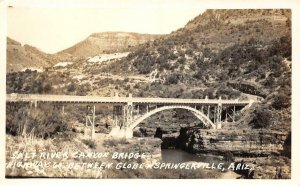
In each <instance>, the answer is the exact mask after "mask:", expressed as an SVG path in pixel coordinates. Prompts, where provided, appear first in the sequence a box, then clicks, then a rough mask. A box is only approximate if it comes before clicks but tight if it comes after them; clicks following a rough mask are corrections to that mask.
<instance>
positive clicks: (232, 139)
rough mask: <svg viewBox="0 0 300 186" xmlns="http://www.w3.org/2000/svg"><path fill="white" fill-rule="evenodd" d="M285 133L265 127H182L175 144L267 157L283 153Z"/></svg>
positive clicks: (190, 150) (191, 147)
mask: <svg viewBox="0 0 300 186" xmlns="http://www.w3.org/2000/svg"><path fill="white" fill-rule="evenodd" d="M287 137H288V132H286V133H283V132H276V131H267V130H254V129H249V130H241V131H240V130H239V131H236V130H207V129H196V128H183V129H181V131H180V135H179V136H178V138H177V141H178V145H179V146H178V147H179V148H182V149H184V150H187V151H189V152H193V153H198V152H212V153H217V154H223V153H225V152H231V153H233V154H235V155H240V156H267V155H271V154H274V155H280V154H282V153H283V151H284V149H285V147H284V144H285V142H286V139H287Z"/></svg>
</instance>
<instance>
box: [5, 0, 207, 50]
mask: <svg viewBox="0 0 300 186" xmlns="http://www.w3.org/2000/svg"><path fill="white" fill-rule="evenodd" d="M184 2H185V3H184ZM8 5H9V6H10V8H8V9H7V35H8V37H10V38H12V39H14V40H16V41H19V42H21V43H22V44H29V45H32V46H34V47H37V48H38V49H40V50H42V51H44V52H47V53H55V52H58V51H61V50H63V49H65V48H68V47H70V46H72V45H74V44H76V43H78V42H79V41H81V40H84V39H85V38H86V37H88V36H89V35H90V34H92V33H97V32H106V31H123V32H137V33H149V34H168V33H171V32H172V31H175V30H177V29H179V28H181V27H183V26H184V25H185V24H186V23H187V22H188V21H189V20H191V19H193V18H194V17H196V16H198V15H199V14H201V13H203V12H204V9H203V8H202V7H201V6H199V5H198V4H197V3H195V1H194V0H188V3H187V1H180V0H172V1H171V0H166V1H163V0H160V1H159V0H148V1H146V0H145V1H144V0H128V1H126V3H125V1H118V0H110V1H108V0H88V1H87V0H72V1H71V0H60V1H56V0H51V1H50V0H12V1H9V3H8Z"/></svg>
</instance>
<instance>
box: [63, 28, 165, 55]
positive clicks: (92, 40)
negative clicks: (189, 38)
mask: <svg viewBox="0 0 300 186" xmlns="http://www.w3.org/2000/svg"><path fill="white" fill-rule="evenodd" d="M158 37H159V35H150V34H138V33H127V32H103V33H95V34H92V35H90V36H89V37H88V38H86V39H85V40H83V41H81V42H79V43H77V44H76V45H74V46H72V47H70V48H67V49H65V50H63V51H61V52H59V53H58V54H60V55H61V54H68V55H72V56H74V57H89V56H94V55H98V54H103V53H115V52H124V51H130V50H132V48H133V47H134V46H137V45H140V44H142V43H146V42H147V41H153V40H154V39H156V38H158Z"/></svg>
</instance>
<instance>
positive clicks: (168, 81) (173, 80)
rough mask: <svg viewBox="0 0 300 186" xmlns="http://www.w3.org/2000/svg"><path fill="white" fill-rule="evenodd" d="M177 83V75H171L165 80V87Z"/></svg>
mask: <svg viewBox="0 0 300 186" xmlns="http://www.w3.org/2000/svg"><path fill="white" fill-rule="evenodd" d="M178 81H179V77H178V74H172V75H170V76H169V77H168V78H167V79H166V85H170V84H175V85H176V84H177V83H178Z"/></svg>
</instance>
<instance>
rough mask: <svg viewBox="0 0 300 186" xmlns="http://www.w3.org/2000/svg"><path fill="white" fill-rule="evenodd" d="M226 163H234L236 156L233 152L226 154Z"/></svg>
mask: <svg viewBox="0 0 300 186" xmlns="http://www.w3.org/2000/svg"><path fill="white" fill-rule="evenodd" d="M223 159H224V161H228V162H233V161H234V156H233V154H232V153H231V152H226V153H225V154H224V157H223Z"/></svg>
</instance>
